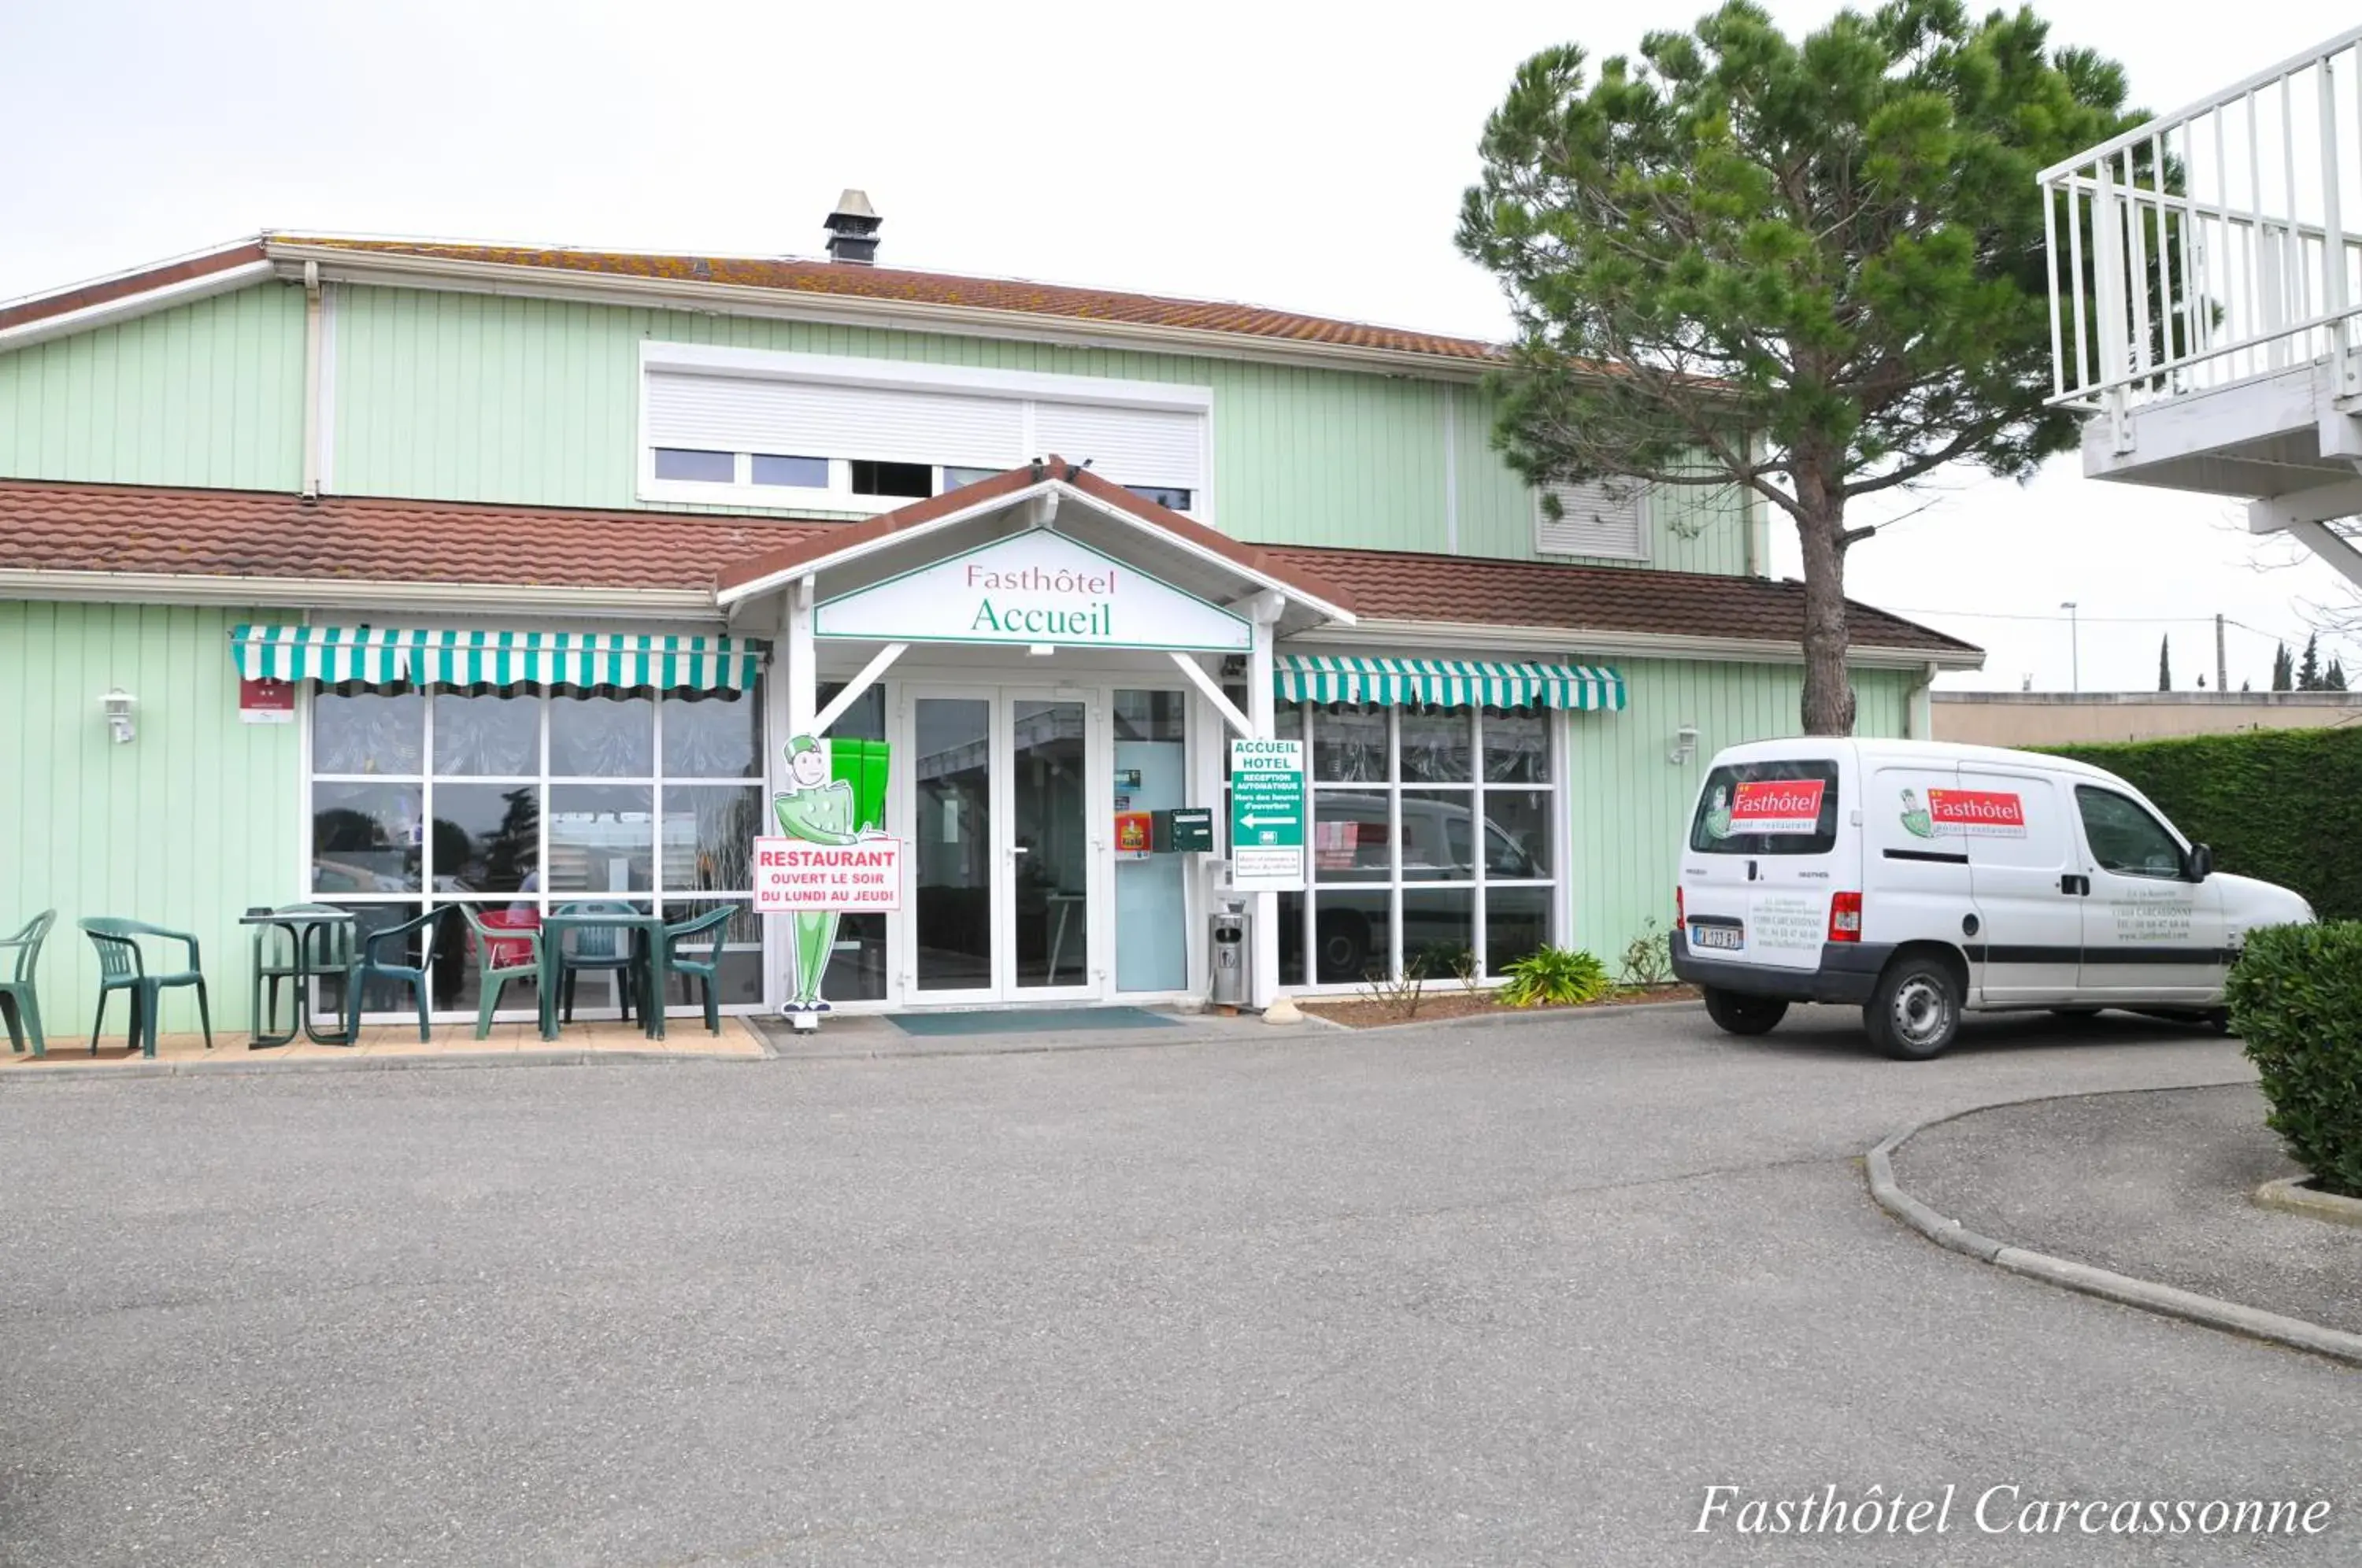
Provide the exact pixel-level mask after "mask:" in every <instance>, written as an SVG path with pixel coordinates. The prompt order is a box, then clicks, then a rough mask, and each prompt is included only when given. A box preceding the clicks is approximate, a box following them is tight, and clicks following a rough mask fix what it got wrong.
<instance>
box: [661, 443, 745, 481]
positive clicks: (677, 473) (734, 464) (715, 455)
mask: <svg viewBox="0 0 2362 1568" xmlns="http://www.w3.org/2000/svg"><path fill="white" fill-rule="evenodd" d="M656 458H657V478H658V479H660V480H690V481H691V482H693V483H698V484H728V483H730V482H731V481H732V480H735V479H736V478H737V477H738V458H737V455H736V454H735V453H733V452H698V451H692V450H690V449H689V448H688V447H657V449H656Z"/></svg>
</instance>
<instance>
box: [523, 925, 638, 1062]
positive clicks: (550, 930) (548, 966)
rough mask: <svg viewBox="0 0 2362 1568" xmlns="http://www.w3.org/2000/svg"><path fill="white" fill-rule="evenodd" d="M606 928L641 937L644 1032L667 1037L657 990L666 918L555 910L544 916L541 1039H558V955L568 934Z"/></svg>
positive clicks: (542, 927) (542, 929)
mask: <svg viewBox="0 0 2362 1568" xmlns="http://www.w3.org/2000/svg"><path fill="white" fill-rule="evenodd" d="M593 926H602V927H605V928H606V929H608V930H611V931H628V932H631V933H634V934H635V936H636V937H637V939H638V940H637V942H636V944H635V945H636V947H637V948H638V953H637V957H638V959H639V963H640V967H641V970H642V972H643V975H644V977H645V978H646V986H647V988H646V991H645V992H643V993H642V994H643V995H645V996H646V997H647V998H648V999H649V1001H648V1005H647V1006H646V1007H644V1008H642V1009H641V1010H640V1031H641V1032H642V1033H644V1034H646V1035H647V1036H648V1037H649V1038H651V1039H654V1040H661V1039H663V1038H664V1037H665V1010H664V998H663V997H662V996H661V995H659V994H658V992H657V957H656V947H657V943H659V942H661V941H663V940H664V928H665V917H664V916H662V915H653V914H613V913H608V914H587V913H586V914H560V913H557V912H555V911H553V912H551V913H549V914H546V915H544V916H542V917H541V983H540V985H539V986H537V987H536V988H535V989H537V990H538V991H539V992H540V993H541V1037H542V1038H543V1039H544V1040H555V1039H557V1028H558V1021H557V1013H558V1007H557V989H558V986H557V975H558V969H557V955H558V949H559V947H560V946H561V945H562V943H563V938H564V936H565V934H566V933H568V932H569V931H587V930H589V929H590V928H591V927H593Z"/></svg>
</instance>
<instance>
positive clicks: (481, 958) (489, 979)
mask: <svg viewBox="0 0 2362 1568" xmlns="http://www.w3.org/2000/svg"><path fill="white" fill-rule="evenodd" d="M455 907H456V908H457V909H458V911H459V912H460V913H461V914H462V915H465V916H466V917H467V920H468V926H469V930H471V931H473V932H474V933H476V955H477V957H476V961H477V962H478V963H479V964H480V965H481V966H482V970H481V974H480V984H479V987H478V988H479V990H480V992H481V996H482V999H480V1001H478V1002H477V1003H476V1038H477V1039H479V1040H482V1039H484V1038H486V1037H487V1036H489V1035H490V1034H491V1032H492V1014H493V1012H494V1011H495V1010H497V1009H498V1008H499V1007H500V1005H501V988H502V987H503V986H505V985H507V984H508V983H509V982H510V981H511V980H514V979H518V978H521V977H524V976H527V975H530V976H532V977H534V978H535V980H538V979H539V978H540V977H541V939H542V932H541V928H540V927H539V926H536V925H486V924H485V923H484V920H483V917H482V916H481V915H480V914H478V913H477V912H476V909H475V906H474V905H472V904H459V905H457V906H455ZM503 944H519V945H522V946H523V947H524V952H525V956H524V961H523V962H521V963H513V964H502V963H497V962H495V960H496V959H497V958H498V957H499V955H501V954H502V953H508V952H514V951H515V947H514V946H511V945H503ZM541 1007H542V1010H543V1011H544V1012H546V1011H548V1010H549V999H548V998H546V997H544V998H542V999H541Z"/></svg>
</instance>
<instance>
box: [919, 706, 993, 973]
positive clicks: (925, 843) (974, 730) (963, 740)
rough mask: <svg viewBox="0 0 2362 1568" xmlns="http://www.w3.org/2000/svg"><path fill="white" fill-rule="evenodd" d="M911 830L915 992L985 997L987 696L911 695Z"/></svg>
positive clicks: (989, 952)
mask: <svg viewBox="0 0 2362 1568" xmlns="http://www.w3.org/2000/svg"><path fill="white" fill-rule="evenodd" d="M994 706H995V703H994V701H993V698H992V696H991V695H990V694H989V693H988V694H987V695H985V696H982V697H920V698H917V699H915V700H914V701H912V703H911V729H912V734H911V746H910V749H909V754H908V755H909V756H910V757H911V784H912V799H913V804H914V806H915V808H916V815H917V821H916V822H915V823H913V825H912V832H911V855H912V859H913V861H914V863H915V868H916V874H915V877H914V878H913V884H914V886H913V891H914V893H915V895H916V896H915V898H914V899H913V900H912V911H913V915H914V923H913V928H912V931H911V938H912V940H913V942H914V943H915V944H916V945H915V948H914V959H915V961H914V963H913V964H912V966H911V973H912V977H913V978H914V980H915V982H916V984H917V986H918V989H919V993H920V999H922V1000H952V999H960V998H962V997H966V998H989V997H991V996H992V995H994V994H995V991H996V989H997V982H998V978H999V974H998V969H997V966H995V964H994V958H995V956H996V955H997V952H998V950H999V944H998V943H996V942H995V941H994V940H993V937H994V928H995V926H996V925H998V924H999V922H998V921H997V920H996V919H995V918H994V909H993V902H994V900H993V872H994V870H995V869H996V868H997V867H999V864H1000V862H1001V859H1002V857H1001V856H999V854H997V853H996V844H995V840H996V837H997V834H996V831H995V823H994V816H993V799H994V796H995V794H996V791H995V790H994V789H993V776H994V774H995V773H997V772H998V771H999V769H998V768H997V767H994V760H995V759H994V756H993V753H994V750H995V747H994V744H993V743H994V740H995V738H996V737H995V735H994V733H993V732H994V730H995V728H996V726H995V725H994V723H993V722H992V713H993V708H994Z"/></svg>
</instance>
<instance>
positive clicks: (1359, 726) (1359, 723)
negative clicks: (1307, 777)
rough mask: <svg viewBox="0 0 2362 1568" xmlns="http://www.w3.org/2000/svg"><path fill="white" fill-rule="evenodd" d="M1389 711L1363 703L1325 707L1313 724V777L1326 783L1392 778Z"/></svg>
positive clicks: (1376, 781) (1354, 782)
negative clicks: (1388, 755) (1389, 756)
mask: <svg viewBox="0 0 2362 1568" xmlns="http://www.w3.org/2000/svg"><path fill="white" fill-rule="evenodd" d="M1387 712H1388V710H1386V709H1385V708H1373V707H1370V706H1367V705H1366V704H1362V703H1352V704H1345V703H1340V704H1338V705H1337V706H1335V707H1331V708H1323V709H1321V710H1320V711H1319V718H1318V721H1317V722H1316V723H1314V724H1313V726H1312V777H1313V778H1315V779H1317V780H1319V782H1321V783H1325V784H1359V783H1363V782H1371V783H1384V782H1385V780H1386V779H1388V778H1392V777H1393V772H1392V770H1391V768H1390V767H1388V759H1387V751H1388V749H1389V747H1388V744H1387V738H1386V736H1387V721H1386V714H1387Z"/></svg>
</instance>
